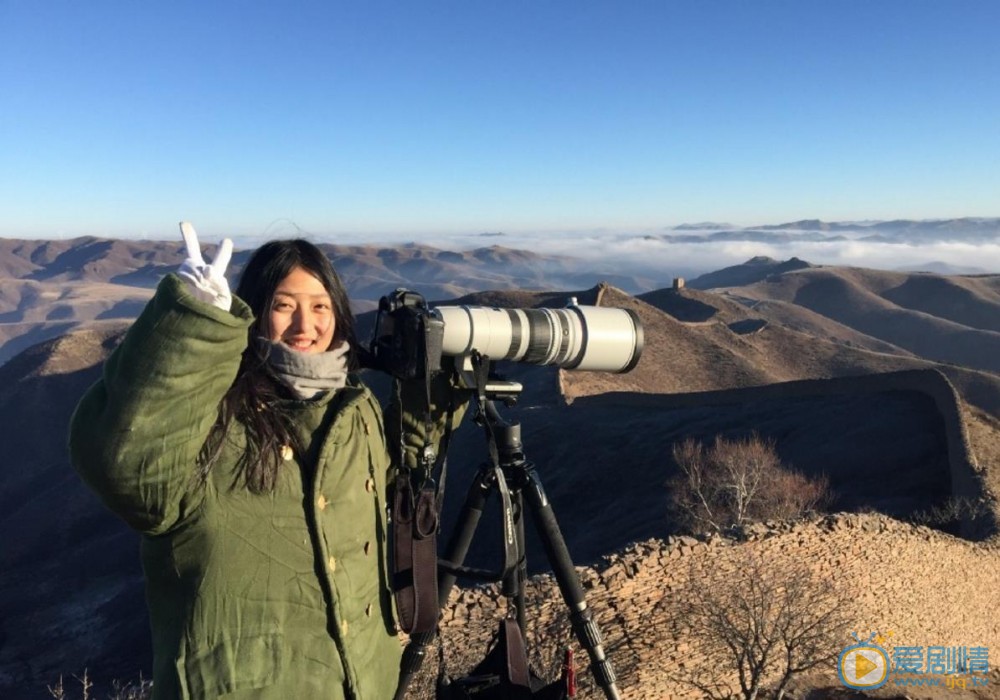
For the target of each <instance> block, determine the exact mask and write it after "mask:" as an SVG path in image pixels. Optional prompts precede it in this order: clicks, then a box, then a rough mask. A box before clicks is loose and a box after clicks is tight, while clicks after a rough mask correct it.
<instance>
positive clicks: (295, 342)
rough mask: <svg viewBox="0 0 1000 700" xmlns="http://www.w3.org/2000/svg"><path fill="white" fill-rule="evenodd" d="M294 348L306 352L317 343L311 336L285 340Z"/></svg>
mask: <svg viewBox="0 0 1000 700" xmlns="http://www.w3.org/2000/svg"><path fill="white" fill-rule="evenodd" d="M285 344H286V345H288V346H289V347H290V348H291V349H292V350H299V351H300V352H305V351H307V350H309V349H311V348H312V346H313V345H315V344H316V341H315V340H310V339H309V338H291V339H289V340H286V341H285Z"/></svg>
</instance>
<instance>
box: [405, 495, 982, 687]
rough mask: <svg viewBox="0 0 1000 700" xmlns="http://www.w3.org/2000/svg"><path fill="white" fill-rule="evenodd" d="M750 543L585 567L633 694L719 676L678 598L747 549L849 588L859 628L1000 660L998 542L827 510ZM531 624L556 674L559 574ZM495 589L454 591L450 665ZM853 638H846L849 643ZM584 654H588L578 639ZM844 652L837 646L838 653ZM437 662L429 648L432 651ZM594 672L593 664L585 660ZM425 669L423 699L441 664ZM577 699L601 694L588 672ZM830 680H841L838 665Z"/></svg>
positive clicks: (492, 602) (537, 595)
mask: <svg viewBox="0 0 1000 700" xmlns="http://www.w3.org/2000/svg"><path fill="white" fill-rule="evenodd" d="M744 537H745V538H746V539H745V540H744V541H734V540H729V539H724V538H721V537H712V538H707V539H704V540H702V539H696V538H692V537H679V538H670V539H669V540H668V541H667V542H663V541H659V540H650V541H647V542H641V543H637V544H635V545H633V546H631V547H630V548H628V549H627V550H626V551H624V552H621V553H619V554H616V555H614V556H612V557H610V558H609V559H608V560H607V561H606V563H605V564H604V565H603V566H601V567H598V569H589V568H586V569H584V568H582V569H580V574H581V579H582V580H583V582H584V586H585V588H586V590H587V600H588V603H589V605H590V606H591V608H592V609H593V610H594V611H595V613H596V615H597V618H598V620H599V624H600V626H601V629H602V632H603V634H604V638H605V642H606V646H607V647H608V648H609V649H610V650H611V654H612V660H613V662H614V664H615V667H616V670H617V671H618V674H619V677H620V687H621V689H622V693H623V697H626V698H666V697H699V696H700V693H698V692H695V691H693V690H692V689H691V688H690V687H689V686H687V685H685V684H684V683H683V682H681V681H680V680H679V679H678V676H679V675H682V674H683V673H692V674H695V675H699V674H702V675H704V674H708V677H712V674H716V675H717V674H718V673H719V669H717V668H710V667H704V660H703V659H701V658H700V657H699V653H698V646H699V640H698V639H693V638H691V635H690V634H689V633H688V631H687V630H686V628H685V620H684V619H683V618H682V616H681V614H680V605H681V603H682V601H684V600H685V597H686V595H687V594H688V592H689V591H691V590H692V588H691V587H693V586H698V585H701V583H700V582H701V581H703V580H704V574H705V572H708V571H716V570H719V569H723V570H725V569H728V568H731V567H733V566H735V565H737V563H738V562H739V561H741V559H740V557H741V556H743V555H745V552H746V550H750V551H752V552H754V553H756V554H758V555H761V556H766V557H767V561H769V562H777V563H778V564H777V565H780V562H781V561H783V560H786V561H788V562H792V561H804V562H807V563H808V565H809V567H811V569H812V571H813V572H814V573H815V574H817V575H819V576H822V577H829V578H831V579H832V580H834V581H836V582H837V583H838V584H839V585H841V586H843V587H844V590H846V591H847V592H848V594H849V595H848V597H849V599H850V600H851V601H852V604H851V605H850V606H849V608H848V611H849V615H850V619H851V625H850V627H851V628H852V630H853V631H855V632H856V633H857V634H858V636H859V637H861V638H862V639H865V638H867V637H868V635H869V634H871V633H873V632H880V633H882V634H887V633H888V632H889V631H890V630H891V631H892V633H893V635H892V637H891V639H890V643H891V644H895V645H906V646H923V647H926V646H932V645H934V646H937V645H941V646H969V647H971V646H986V647H989V648H990V649H991V651H992V659H991V662H992V663H991V667H995V666H997V665H998V662H1000V615H998V614H996V608H997V606H998V603H1000V592H998V585H997V584H998V573H997V572H998V570H1000V547H998V546H997V544H996V543H972V542H969V541H966V540H963V539H959V538H956V537H952V536H949V535H946V534H944V533H941V532H939V531H936V530H932V529H930V528H927V527H922V526H921V527H918V526H912V525H909V524H905V523H901V522H898V521H895V520H892V519H891V518H888V517H885V516H881V515H867V514H864V515H862V514H853V515H836V516H827V517H824V518H821V519H816V520H813V521H803V522H798V523H772V524H769V525H758V526H755V527H751V528H748V529H747V531H745V533H744ZM528 598H529V619H530V622H529V627H530V628H531V629H530V637H531V642H530V643H531V644H532V648H533V650H534V652H533V653H534V654H535V658H536V663H539V664H540V665H541V666H542V667H543V668H545V669H546V670H549V669H551V672H552V673H555V669H556V668H557V667H558V653H557V652H558V649H559V648H560V647H561V646H562V645H564V644H566V643H567V642H569V630H568V624H567V623H566V611H565V605H564V604H563V603H562V600H561V598H560V594H559V591H558V588H557V586H556V585H555V583H554V581H553V580H552V579H551V577H547V576H542V577H536V578H534V579H532V581H531V583H530V587H529V595H528ZM499 615H500V612H499V609H498V596H497V593H496V590H495V588H492V587H485V588H476V589H462V590H456V591H455V592H453V596H452V604H451V605H450V606H449V608H448V609H447V610H446V611H445V614H444V623H443V629H444V640H445V642H444V643H445V650H446V658H447V659H448V668H449V669H450V670H451V671H453V672H458V671H462V670H467V669H468V668H470V667H471V666H472V665H474V663H475V662H476V661H477V660H478V659H479V658H481V657H482V655H483V653H484V650H485V648H486V644H487V642H488V640H489V638H490V635H491V634H492V633H493V631H494V630H495V628H496V625H497V621H498V620H499ZM853 643H854V640H853V639H852V638H850V637H845V639H844V640H843V646H848V645H849V644H853ZM572 645H573V647H574V648H576V649H577V655H578V659H579V656H580V654H582V651H580V649H579V645H578V644H576V642H575V640H573V643H572ZM838 651H839V649H838ZM431 656H432V658H433V656H434V655H433V654H432V655H431ZM578 663H579V664H581V665H582V666H583V667H584V668H586V666H587V663H586V660H585V659H583V660H579V661H578ZM428 666H433V667H434V669H426V672H425V676H426V677H425V679H424V683H425V685H424V686H423V687H424V690H423V692H422V693H421V694H420V695H419V696H420V697H429V695H427V692H428V691H427V688H428V687H429V686H428V685H426V683H428V682H429V678H430V677H431V676H432V675H433V673H434V672H435V670H436V664H434V663H429V664H428ZM580 677H581V681H582V683H581V685H582V688H581V694H580V696H579V697H584V698H587V697H595V698H600V697H603V695H602V694H601V693H600V692H599V690H597V689H596V688H595V687H594V686H593V684H592V682H591V681H590V677H589V673H587V672H585V671H583V670H581V671H580ZM827 682H828V684H829V685H836V684H837V681H836V676H835V674H834V672H833V671H829V672H828V673H827Z"/></svg>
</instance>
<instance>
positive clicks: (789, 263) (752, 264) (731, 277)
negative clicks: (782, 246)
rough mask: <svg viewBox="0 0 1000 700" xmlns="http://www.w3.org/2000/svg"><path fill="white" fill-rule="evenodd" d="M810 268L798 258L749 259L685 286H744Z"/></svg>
mask: <svg viewBox="0 0 1000 700" xmlns="http://www.w3.org/2000/svg"><path fill="white" fill-rule="evenodd" d="M807 267H812V265H810V264H809V263H807V262H806V261H804V260H799V259H798V258H790V259H789V260H785V261H779V260H775V259H773V258H769V257H766V256H758V257H755V258H750V259H749V260H747V261H746V262H745V263H743V264H742V265H733V266H731V267H725V268H723V269H721V270H716V271H715V272H709V273H708V274H705V275H701V276H700V277H695V278H694V279H693V280H688V281H687V282H686V286H688V287H692V288H693V289H715V288H716V287H739V286H742V285H745V284H752V283H753V282H759V281H760V280H762V279H765V278H766V277H768V276H770V275H780V274H781V273H783V272H788V271H790V270H801V269H803V268H807Z"/></svg>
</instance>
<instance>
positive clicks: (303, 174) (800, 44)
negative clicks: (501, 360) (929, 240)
mask: <svg viewBox="0 0 1000 700" xmlns="http://www.w3.org/2000/svg"><path fill="white" fill-rule="evenodd" d="M998 26H1000V3H997V2H994V1H992V0H991V1H966V0H941V1H939V2H927V1H924V0H905V1H900V2H890V1H881V0H856V1H852V0H838V1H837V2H819V1H812V0H795V1H789V2H778V1H774V2H765V1H757V2H750V1H739V2H737V1H735V0H734V1H732V2H717V1H712V0H687V1H684V2H681V1H676V2H674V1H667V0H661V1H659V2H630V1H620V2H589V1H586V0H575V1H572V2H569V1H567V2H561V1H550V2H546V1H542V0H539V1H536V2H518V1H514V0H508V1H505V2H489V3H487V2H472V1H470V0H463V1H461V2H459V1H454V2H437V1H433V0H425V1H421V2H399V3H381V2H365V3H360V2H355V3H349V4H347V3H336V2H282V3H278V2H255V3H251V2H246V1H244V2H231V1H230V2H225V1H223V2H186V1H172V2H165V1H163V2H154V1H152V0H149V1H142V2H135V1H131V2H106V1H101V0H92V1H88V2H79V1H75V2H69V1H64V0H51V1H50V0H44V1H42V2H38V1H37V0H0V211H2V212H3V214H4V217H3V224H2V226H0V236H4V237H62V236H74V235H107V236H144V237H152V238H164V237H175V236H176V235H177V234H176V222H177V221H178V220H179V219H190V220H191V221H194V222H195V223H196V224H197V225H198V227H199V230H202V231H208V232H210V235H209V237H211V234H217V235H218V236H221V235H225V234H229V235H237V236H240V235H259V234H261V233H262V232H264V231H267V230H268V226H269V224H271V222H273V221H275V220H281V221H292V222H295V224H297V225H298V226H300V227H302V228H303V229H305V230H307V231H309V232H312V233H314V234H315V235H317V236H321V237H329V238H333V239H336V238H343V239H345V240H347V239H350V240H359V239H364V238H371V239H376V238H387V237H388V238H391V237H394V236H395V237H399V238H400V239H418V240H419V239H420V238H421V237H422V236H425V235H426V236H429V235H432V234H433V235H447V234H452V233H454V234H462V233H471V232H483V231H505V232H522V233H523V232H536V233H545V232H565V231H574V230H586V231H603V230H607V231H641V230H660V229H663V228H664V227H668V226H672V225H676V224H680V223H684V222H694V221H706V220H710V221H725V222H731V223H734V224H739V225H753V224H762V223H779V222H783V221H791V220H796V219H800V218H821V219H826V220H849V219H885V218H949V217H958V216H998V215H1000V167H998V166H997V164H998V163H1000V42H998V41H997V38H996V31H997V27H998Z"/></svg>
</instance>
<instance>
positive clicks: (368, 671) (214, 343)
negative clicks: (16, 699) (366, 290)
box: [70, 223, 462, 700]
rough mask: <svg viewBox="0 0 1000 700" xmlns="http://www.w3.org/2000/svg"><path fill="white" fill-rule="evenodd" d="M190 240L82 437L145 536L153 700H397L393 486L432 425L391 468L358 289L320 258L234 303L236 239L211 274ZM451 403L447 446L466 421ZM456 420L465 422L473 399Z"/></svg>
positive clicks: (288, 246)
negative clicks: (364, 353) (398, 467)
mask: <svg viewBox="0 0 1000 700" xmlns="http://www.w3.org/2000/svg"><path fill="white" fill-rule="evenodd" d="M181 230H182V233H183V234H184V239H185V242H186V244H187V250H188V260H186V261H185V263H184V264H183V265H182V266H181V269H180V270H179V272H178V274H170V275H167V276H166V277H165V278H164V279H163V280H162V281H161V283H160V285H159V287H158V288H157V290H156V293H155V295H154V296H153V298H152V299H151V300H150V302H149V304H148V305H147V306H146V308H145V309H144V310H143V312H142V314H141V315H140V316H139V318H138V319H137V320H136V322H135V324H134V325H133V326H132V327H131V328H130V329H129V331H128V333H127V334H126V336H125V338H124V340H123V341H122V343H121V345H120V346H119V347H118V348H117V349H116V350H115V351H114V352H113V353H112V355H111V356H110V357H109V358H108V360H107V362H106V364H105V367H104V373H103V377H102V379H101V380H100V381H99V382H98V383H97V384H95V385H94V386H93V387H91V389H90V390H89V391H88V392H87V394H86V395H85V396H84V397H83V399H82V400H81V402H80V404H79V406H78V407H77V410H76V413H75V414H74V416H73V420H72V424H71V432H70V451H71V458H72V461H73V464H74V465H75V467H76V469H77V470H78V471H79V472H80V474H81V475H82V476H83V478H84V480H85V481H86V482H87V483H88V484H89V485H90V486H91V487H92V488H93V489H94V490H96V491H97V493H98V494H99V495H100V496H101V498H102V499H103V501H104V502H105V504H106V505H107V506H108V507H109V508H111V509H112V510H114V511H115V512H116V513H117V514H119V515H120V516H121V517H122V518H124V519H125V520H126V522H127V523H128V524H129V525H130V526H131V527H133V528H135V529H137V530H139V531H140V532H141V533H142V534H143V537H142V563H143V570H144V572H145V577H146V598H147V603H148V606H149V611H150V621H151V626H152V632H153V656H154V662H153V663H154V669H153V696H154V698H208V697H219V696H224V697H227V698H230V697H231V698H282V699H283V700H285V699H288V698H314V697H316V698H318V697H323V698H361V699H363V700H368V699H370V698H371V699H376V698H389V697H391V696H392V694H393V692H394V690H395V685H396V679H397V674H398V661H399V655H400V643H399V641H398V639H397V636H396V632H395V625H394V619H393V608H392V598H391V593H390V590H389V572H388V571H387V567H386V562H387V554H386V549H387V545H386V536H387V516H386V506H387V503H388V502H389V501H388V497H387V490H388V488H389V484H390V483H391V479H390V477H389V475H390V472H391V471H392V469H393V467H394V465H393V464H391V462H392V461H395V462H397V463H398V462H400V461H401V460H404V459H405V461H411V460H412V461H415V453H416V450H417V446H418V445H421V444H422V443H423V436H422V435H420V433H421V432H422V430H421V426H422V425H423V424H424V421H423V420H422V419H421V420H414V419H411V418H410V417H409V415H408V414H407V412H406V411H405V410H403V411H401V412H399V413H398V414H397V415H399V416H400V417H399V418H398V420H396V421H393V422H394V423H396V424H397V428H396V430H395V431H394V433H395V436H394V437H393V439H392V442H391V443H390V444H395V445H400V446H402V445H404V444H405V445H406V455H405V458H404V457H403V456H402V455H401V456H400V457H399V458H397V459H396V460H391V459H390V455H389V450H388V449H387V447H386V435H385V431H384V429H383V422H382V416H381V411H380V407H379V405H378V403H377V401H376V400H375V399H374V398H373V396H372V394H371V392H370V391H369V390H368V389H367V388H366V387H365V386H364V385H363V384H362V383H361V382H360V381H359V380H358V379H357V378H356V377H355V376H354V375H353V374H352V373H351V370H353V369H354V368H355V364H356V363H355V360H354V356H355V353H354V347H355V346H356V340H355V337H354V321H353V317H352V315H351V312H350V309H349V307H348V300H347V295H346V292H345V290H344V287H343V285H342V284H341V282H340V280H339V279H338V277H337V275H336V273H335V272H334V270H333V268H332V266H331V265H330V262H329V260H328V259H327V258H326V256H325V255H323V253H322V252H321V251H320V250H319V249H317V248H316V247H315V246H313V245H312V244H310V243H308V242H306V241H301V240H297V241H274V242H270V243H267V244H265V245H264V246H262V247H261V248H259V249H258V250H257V251H256V252H255V253H254V254H253V255H252V257H251V258H250V260H249V262H248V263H247V265H246V267H245V268H244V271H243V273H242V276H241V279H240V283H239V286H238V288H237V290H236V294H235V296H233V295H230V293H229V287H228V284H227V283H226V279H225V268H226V265H227V264H228V260H229V256H230V252H231V250H232V244H231V243H230V242H229V241H224V242H223V245H222V246H221V247H220V251H219V254H218V255H217V256H216V260H215V262H214V263H212V264H206V263H205V262H204V261H203V260H202V257H201V253H200V250H199V247H198V241H197V237H196V235H195V233H194V229H193V228H192V227H191V226H190V224H186V223H185V224H182V225H181ZM402 393H403V395H404V396H405V395H406V390H405V387H404V391H403V392H402ZM416 393H417V394H418V395H419V392H416ZM425 395H426V394H425ZM448 395H449V396H448V398H447V399H444V400H443V401H440V402H439V403H441V404H443V403H446V402H450V401H451V392H448ZM456 396H457V393H456ZM404 404H405V401H404ZM404 408H405V406H404ZM432 409H433V410H432V415H433V416H435V417H436V420H435V422H434V424H433V426H432V433H433V435H432V436H431V439H432V440H435V439H437V438H438V437H439V433H440V432H442V431H443V423H444V421H443V420H441V419H440V416H443V415H446V414H447V413H446V411H445V409H444V406H443V405H434V406H432ZM451 409H452V410H453V411H454V415H455V422H457V421H458V420H460V418H461V414H462V401H461V400H460V399H456V401H455V405H453V406H451ZM399 430H402V431H403V435H401V436H400V435H399ZM394 451H399V452H401V453H402V450H394Z"/></svg>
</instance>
